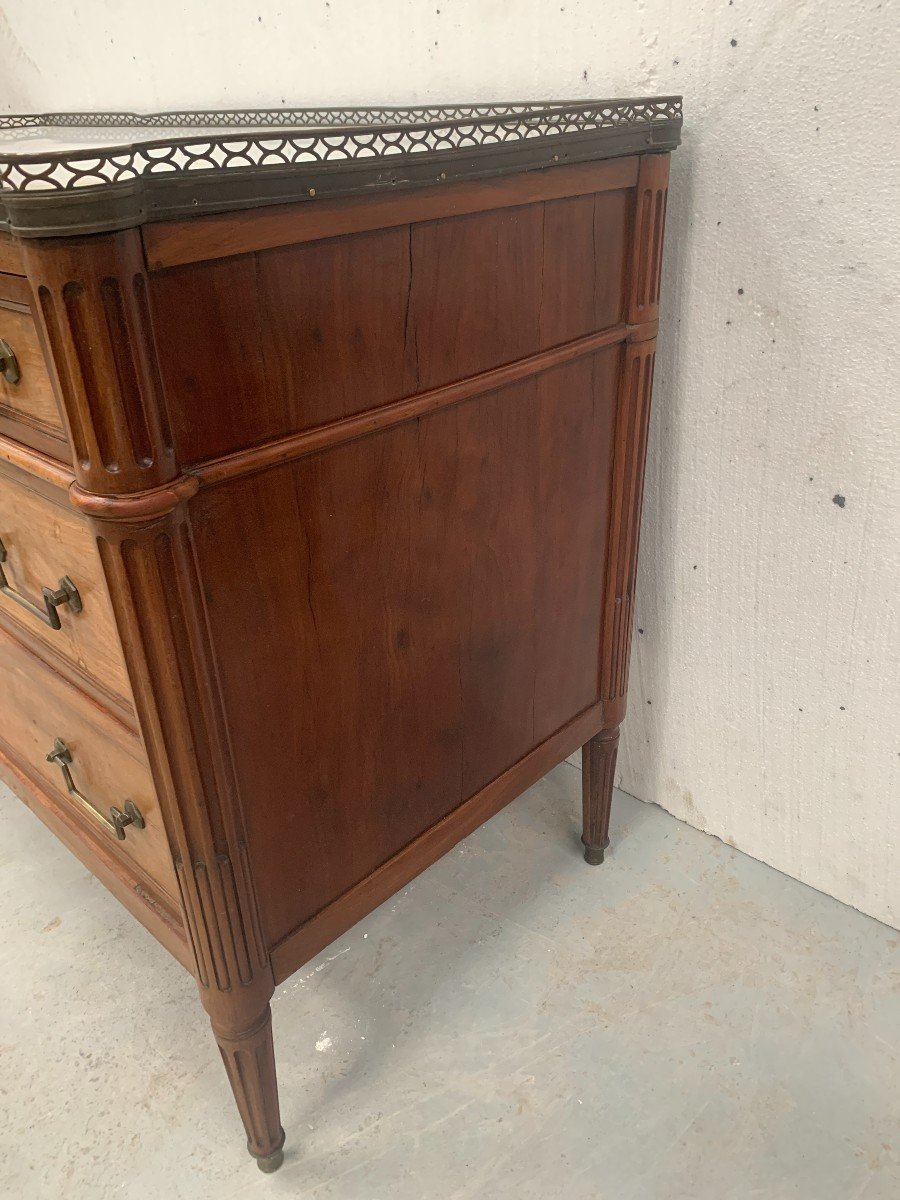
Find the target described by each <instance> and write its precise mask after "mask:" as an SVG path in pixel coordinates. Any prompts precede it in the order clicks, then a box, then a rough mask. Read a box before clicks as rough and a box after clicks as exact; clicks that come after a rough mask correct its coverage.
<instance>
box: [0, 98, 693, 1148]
mask: <svg viewBox="0 0 900 1200" xmlns="http://www.w3.org/2000/svg"><path fill="white" fill-rule="evenodd" d="M0 126H3V129H2V130H0V134H2V138H0V218H2V221H3V225H4V227H5V232H2V233H0V775H2V777H3V779H4V780H5V781H6V782H7V783H8V784H9V785H10V786H11V787H12V788H13V790H14V791H16V792H17V793H18V794H19V795H20V796H21V797H22V799H23V800H24V801H25V802H26V803H27V804H28V805H29V806H30V807H31V808H32V809H33V811H34V812H35V813H36V814H37V815H38V816H39V817H40V818H41V819H42V820H43V821H45V822H46V823H47V824H48V825H49V826H50V828H51V829H52V830H54V832H55V833H56V834H57V835H58V836H59V837H60V839H61V840H62V841H64V842H65V843H66V845H68V846H69V847H70V848H71V849H72V850H73V851H74V853H76V854H77V855H78V856H79V857H80V858H81V859H82V861H83V862H85V863H86V864H87V865H88V866H89V867H90V869H91V870H92V871H94V872H95V873H96V874H97V876H98V877H99V878H100V879H101V880H102V881H103V882H104V883H105V884H106V885H107V886H108V887H109V888H110V889H111V890H112V892H113V893H114V894H115V895H116V896H117V897H118V898H119V899H120V900H121V901H122V903H123V904H125V905H126V906H127V907H128V908H129V910H130V911H131V912H132V913H133V914H134V915H135V917H137V919H138V920H139V921H141V922H142V923H143V924H144V925H145V926H146V927H147V928H148V929H149V930H150V931H151V932H152V933H153V934H155V935H156V937H157V938H158V939H159V940H160V941H161V942H162V943H163V945H164V946H165V947H166V948H167V949H168V950H169V951H170V952H171V953H172V954H173V955H174V956H175V957H176V958H177V959H178V960H179V961H180V962H181V963H183V964H184V966H185V967H186V968H187V969H188V970H189V971H190V972H191V973H192V974H193V975H194V977H195V979H196V981H197V985H198V987H199V991H200V998H201V1000H202V1002H203V1004H204V1006H205V1008H206V1009H207V1012H208V1013H209V1016H210V1018H211V1022H212V1027H213V1032H214V1034H215V1037H216V1040H217V1042H218V1045H219V1048H220V1050H221V1053H222V1058H223V1060H224V1063H225V1067H226V1070H227V1073H228V1077H229V1080H230V1082H231V1085H232V1088H233V1091H234V1095H235V1099H236V1101H237V1106H238V1109H239V1111H240V1115H241V1117H242V1119H243V1122H244V1126H245V1128H246V1132H247V1137H248V1145H249V1149H250V1151H251V1153H252V1154H253V1155H254V1156H255V1157H256V1158H257V1160H258V1162H259V1165H260V1166H261V1167H262V1168H263V1169H264V1170H274V1169H275V1168H276V1167H277V1166H278V1165H279V1163H280V1161H281V1156H282V1150H281V1147H282V1144H283V1141H284V1133H283V1131H282V1128H281V1123H280V1120H279V1111H278V1097H277V1091H276V1083H275V1057H274V1051H273V1044H272V1033H271V1016H270V1010H269V1000H270V998H271V995H272V992H273V989H274V987H275V985H276V984H277V983H279V982H280V981H282V980H284V979H286V978H287V977H288V976H289V975H290V974H291V973H292V972H294V971H295V970H296V969H297V968H298V967H300V966H301V965H302V964H303V963H304V962H306V961H307V960H308V959H310V958H311V957H312V956H313V955H315V954H316V953H317V952H318V951H319V950H321V949H322V948H323V947H324V946H326V945H327V944H328V943H329V942H330V941H331V940H332V939H334V938H335V937H337V936H338V935H340V934H341V933H343V932H344V931H345V930H347V929H348V928H349V927H350V926H351V925H352V924H353V923H354V922H355V921H357V920H358V919H359V918H360V917H361V916H362V915H364V914H365V913H367V912H369V911H370V910H371V909H373V908H374V907H375V906H376V905H378V904H379V903H381V902H382V901H383V900H385V899H386V898H387V897H388V896H390V895H391V894H392V893H393V892H394V891H396V890H397V889H398V888H400V887H402V886H403V885H404V884H405V883H406V882H407V881H408V880H409V879H411V878H412V877H413V876H414V875H416V874H417V873H418V872H420V871H421V870H423V869H424V868H425V867H426V866H427V865H428V864H429V863H431V862H433V861H435V859H437V858H438V857H440V856H441V855H442V854H444V853H445V852H446V851H447V850H448V849H449V848H450V847H451V846H453V845H454V844H455V843H456V842H457V841H459V840H460V839H461V838H463V837H464V836H465V835H466V834H468V833H469V832H471V831H472V830H473V829H475V828H476V827H477V826H478V825H480V824H481V823H482V822H484V821H485V820H486V819H488V818H489V817H490V816H491V815H492V814H493V813H495V812H496V811H497V810H498V809H499V808H500V807H502V806H503V805H504V804H506V803H507V802H509V801H510V800H512V799H513V798H514V797H515V796H516V795H517V794H518V793H520V792H521V791H523V790H524V789H525V788H527V787H529V786H530V785H531V784H532V783H534V782H536V781H537V780H538V779H539V778H540V777H541V776H542V775H543V774H544V773H545V772H546V771H547V770H549V769H550V768H551V767H552V766H554V765H555V764H556V763H558V762H559V761H561V760H562V759H564V758H565V757H566V756H567V755H569V754H571V753H572V752H573V751H575V750H576V749H577V748H578V747H583V766H584V785H583V787H584V831H583V841H584V845H585V857H586V858H587V860H588V862H591V863H599V862H602V859H603V851H604V848H605V846H606V845H607V842H608V835H607V830H608V823H609V804H610V796H611V791H612V783H613V771H614V763H615V753H616V744H617V740H618V730H619V725H620V723H621V721H622V718H623V715H624V712H625V693H626V684H627V677H628V655H629V641H630V632H631V614H632V603H633V597H634V581H635V568H636V561H637V548H638V530H639V524H640V510H641V491H642V482H643V467H644V456H645V450H646V440H647V427H648V417H649V403H650V391H651V383H652V377H653V360H654V348H655V344H656V342H655V339H656V332H657V324H658V317H659V280H660V269H661V252H662V239H663V224H664V217H665V201H666V189H667V179H668V152H669V151H670V150H671V149H673V148H674V146H676V145H677V143H678V137H679V131H680V127H681V106H680V101H679V99H678V98H677V97H664V98H657V99H652V100H628V101H592V102H578V103H572V104H564V103H558V104H546V105H505V106H504V105H499V106H485V107H483V108H468V109H429V110H424V109H420V110H415V109H412V110H399V111H387V110H360V111H357V112H347V113H343V112H341V113H339V112H334V111H327V110H326V111H322V112H318V113H314V112H309V111H302V112H297V111H293V112H288V111H284V112H254V113H221V114H217V113H203V114H183V113H168V114H156V115H155V116H149V117H148V116H143V117H139V116H135V115H132V114H113V115H110V116H108V117H106V118H102V119H100V118H97V117H90V116H89V115H86V114H54V115H51V116H43V117H6V118H2V119H0ZM98 126H99V127H100V128H99V129H98ZM104 126H105V127H104ZM50 138H53V139H55V143H51V144H50V145H49V148H48V139H50Z"/></svg>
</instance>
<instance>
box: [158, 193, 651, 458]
mask: <svg viewBox="0 0 900 1200" xmlns="http://www.w3.org/2000/svg"><path fill="white" fill-rule="evenodd" d="M632 197H633V193H632V192H630V191H626V190H623V189H619V190H615V191H609V192H602V193H599V194H597V195H584V196H576V197H568V198H565V199H558V200H551V201H546V202H541V203H535V204H528V205H520V206H518V207H512V208H504V209H498V210H495V211H491V212H479V213H473V214H469V215H466V216H460V217H455V218H451V219H447V220H443V221H426V222H419V223H414V224H408V225H402V226H396V227H392V228H389V229H383V230H377V231H374V232H363V233H358V234H352V235H345V236H342V237H336V238H330V239H326V240H323V241H318V242H305V243H302V244H299V245H297V246H293V247H285V248H279V249H273V250H268V251H263V252H260V253H257V254H250V255H244V256H240V257H235V258H230V259H226V260H222V261H219V262H211V263H205V264H200V265H193V266H188V267H180V268H176V269H173V270H170V271H164V272H160V273H158V274H155V275H153V276H151V277H150V286H151V289H152V297H153V304H154V320H155V325H156V328H157V336H158V340H159V344H160V347H161V359H162V368H163V376H164V380H165V385H166V392H167V398H168V402H169V407H170V411H171V420H172V431H173V438H174V442H175V448H176V452H177V454H178V456H179V458H180V459H181V461H183V462H184V463H198V462H202V461H204V460H207V459H210V458H213V457H218V456H220V455H223V454H226V453H229V452H231V451H234V450H236V449H240V448H244V447H247V446H251V445H257V444H260V443H262V442H265V441H268V440H270V439H272V438H277V437H284V436H287V435H289V434H291V433H294V432H297V431H298V430H302V429H307V428H310V427H313V426H316V425H320V424H323V423H325V422H329V421H334V420H338V419H340V418H342V417H345V416H348V415H350V414H352V413H356V412H361V411H365V410H367V409H371V408H375V407H377V406H379V405H382V404H386V403H390V402H391V401H395V400H399V399H402V398H403V397H405V396H410V395H414V394H416V393H417V392H419V391H421V390H423V389H426V388H430V387H436V386H440V385H442V384H446V383H450V382H453V381H455V380H458V379H461V378H465V377H467V376H470V375H473V374H476V373H478V372H481V371H484V370H487V369H490V368H493V367H497V366H500V365H502V364H504V363H507V362H511V361H514V360H516V359H519V358H522V357H524V356H526V355H529V354H534V353H537V352H538V351H540V350H543V349H547V348H549V347H551V346H554V345H558V344H561V343H563V342H567V341H570V340H572V339H574V338H577V337H581V336H583V335H585V334H586V333H589V332H592V331H594V330H598V329H603V328H606V327H608V326H611V325H614V324H616V323H617V322H618V321H620V320H621V319H622V317H623V290H624V279H625V273H626V271H625V261H624V247H625V246H626V244H627V242H628V230H629V224H630V211H631V200H632Z"/></svg>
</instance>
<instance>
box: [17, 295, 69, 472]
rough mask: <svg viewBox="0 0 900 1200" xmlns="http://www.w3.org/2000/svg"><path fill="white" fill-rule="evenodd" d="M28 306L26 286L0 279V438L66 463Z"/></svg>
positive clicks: (63, 434) (60, 427) (64, 441)
mask: <svg viewBox="0 0 900 1200" xmlns="http://www.w3.org/2000/svg"><path fill="white" fill-rule="evenodd" d="M30 301H31V291H30V289H29V287H28V284H27V281H26V280H24V279H21V278H19V277H18V276H16V275H0V432H3V433H5V434H6V435H7V436H8V437H13V438H15V439H16V440H17V441H20V442H24V443H25V445H28V446H31V447H32V448H33V449H35V450H40V451H42V452H43V453H44V454H50V455H52V457H54V458H56V459H59V460H60V461H61V462H71V459H72V456H71V453H70V451H69V443H68V437H67V434H66V428H65V424H64V423H63V419H62V415H61V413H60V410H59V405H58V404H57V402H56V395H55V393H54V391H53V385H52V383H51V382H50V374H49V371H48V370H47V365H46V362H45V360H44V353H43V349H42V347H41V342H40V339H39V337H38V331H37V326H36V325H35V323H34V318H33V317H32V315H31V308H30Z"/></svg>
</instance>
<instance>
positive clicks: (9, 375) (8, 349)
mask: <svg viewBox="0 0 900 1200" xmlns="http://www.w3.org/2000/svg"><path fill="white" fill-rule="evenodd" d="M0 375H2V376H3V378H4V379H5V380H6V382H7V383H18V382H19V380H20V379H21V378H22V372H21V371H20V370H19V360H18V359H17V358H16V355H15V351H14V350H13V348H12V346H11V345H10V344H9V342H6V341H4V340H3V338H0Z"/></svg>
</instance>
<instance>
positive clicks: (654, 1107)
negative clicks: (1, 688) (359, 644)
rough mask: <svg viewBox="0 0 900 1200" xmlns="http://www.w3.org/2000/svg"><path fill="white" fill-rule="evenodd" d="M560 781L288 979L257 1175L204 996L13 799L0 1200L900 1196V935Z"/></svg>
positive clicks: (3, 797) (620, 800) (664, 818)
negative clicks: (274, 1166) (270, 1158)
mask: <svg viewBox="0 0 900 1200" xmlns="http://www.w3.org/2000/svg"><path fill="white" fill-rule="evenodd" d="M579 788H580V775H579V773H578V771H577V770H576V769H575V768H574V767H572V766H571V765H569V764H563V765H562V766H560V767H558V768H557V769H556V770H555V771H553V772H551V774H550V775H548V776H547V778H546V779H545V780H543V781H542V782H541V783H540V784H538V785H537V786H536V787H534V788H532V789H531V791H530V792H528V793H527V794H526V795H525V796H523V797H521V798H520V799H519V800H518V801H516V802H515V803H514V804H513V805H512V806H511V807H509V808H508V809H507V810H506V811H505V812H503V813H502V814H501V815H500V816H498V817H496V818H495V819H494V820H493V821H491V822H489V824H487V825H486V826H485V827H484V828H482V829H481V830H479V831H478V832H477V833H476V834H474V835H473V836H472V837H470V838H469V839H468V840H467V841H466V842H464V843H463V844H462V845H461V846H460V847H459V848H457V849H456V850H455V851H453V852H452V853H451V854H449V855H448V856H447V857H446V858H444V859H443V860H442V861H441V862H440V863H438V864H437V865H436V866H434V867H432V868H431V870H429V871H428V872H426V874H425V875H423V876H421V877H420V878H419V879H418V880H416V881H415V882H414V883H413V884H412V885H411V886H410V887H408V888H406V889H405V890H404V891H403V892H402V893H401V894H399V895H398V896H396V897H395V898H394V899H393V900H391V901H390V902H388V903H387V904H385V905H383V906H382V907H381V908H380V909H379V910H378V911H377V912H375V913H373V914H372V915H371V916H370V917H369V918H368V919H366V920H365V921H363V922H362V923H361V924H360V925H358V926H356V927H355V928H354V929H353V930H351V932H350V933H348V934H347V935H346V936H345V937H343V938H341V939H340V940H339V941H337V942H336V943H335V944H334V945H333V946H331V947H330V948H329V949H328V950H326V951H325V952H324V953H323V954H322V955H320V956H319V958H317V959H316V960H314V961H313V962H312V963H310V964H309V965H308V966H307V967H305V968H304V969H303V970H301V971H300V972H299V973H298V974H297V975H295V976H294V977H293V979H291V980H289V981H288V982H287V983H286V984H284V985H283V986H282V987H281V988H280V989H279V990H278V993H277V995H276V997H275V1001H274V1005H273V1008H274V1013H275V1038H276V1047H277V1053H278V1069H279V1075H280V1081H281V1096H282V1112H283V1120H284V1125H285V1128H286V1129H287V1131H288V1143H287V1157H286V1159H285V1165H284V1167H283V1168H282V1170H281V1171H280V1172H279V1173H278V1174H277V1175H275V1176H268V1177H267V1176H263V1175H261V1174H260V1173H259V1172H258V1171H257V1170H256V1168H255V1166H254V1165H253V1164H252V1162H251V1161H250V1160H249V1159H248V1158H247V1157H246V1152H245V1149H244V1146H243V1138H242V1136H241V1131H240V1129H239V1126H238V1122H237V1118H236V1115H235V1112H234V1110H233V1108H232V1104H231V1099H230V1095H229V1092H228V1088H227V1085H226V1082H225V1076H224V1073H223V1071H222V1067H221V1064H220V1062H219V1060H218V1055H217V1053H216V1050H215V1046H214V1044H213V1042H212V1039H211V1036H210V1035H209V1033H208V1030H207V1027H206V1023H205V1017H204V1016H203V1014H202V1011H201V1009H200V1007H199V1004H198V1002H197V999H196V995H195V992H194V988H193V984H192V982H191V980H190V979H189V978H188V977H187V976H186V975H185V974H184V972H183V971H182V969H181V968H180V967H178V966H177V965H176V964H175V963H174V962H173V961H171V960H170V959H169V958H168V957H167V955H166V954H165V952H164V951H163V950H162V949H160V948H159V947H158V946H157V945H156V943H155V942H154V941H153V939H152V938H151V937H150V936H149V935H148V934H146V933H145V932H144V931H143V930H142V929H141V928H140V927H139V926H138V925H137V924H136V923H135V922H134V921H133V920H132V918H131V917H130V916H129V915H128V914H127V913H126V912H125V911H124V910H122V909H120V908H119V906H118V905H117V903H116V902H115V901H114V900H113V899H112V898H111V897H110V896H109V895H108V894H107V893H106V892H105V891H104V889H103V888H102V887H101V886H100V885H99V884H97V883H95V882H94V881H93V880H92V878H91V877H90V876H89V875H88V874H87V872H86V871H85V870H84V869H83V868H82V867H81V866H80V864H78V863H77V862H76V861H75V860H74V859H73V858H71V857H70V856H69V855H68V853H67V852H66V851H65V850H64V849H63V848H62V847H61V846H59V845H58V844H57V843H56V842H55V841H54V839H53V838H52V837H51V835H50V834H49V833H47V832H46V831H45V830H44V829H43V827H42V826H41V825H40V824H39V823H38V822H37V820H36V819H35V818H34V817H32V816H31V814H30V813H28V812H27V811H26V810H25V809H24V807H22V806H21V805H20V804H19V802H18V801H15V800H14V799H13V798H12V797H11V796H10V795H9V794H8V793H7V792H5V791H3V790H2V789H0V929H2V943H0V947H2V948H0V955H2V962H0V998H2V1005H3V1008H2V1011H3V1028H2V1031H0V1195H2V1196H3V1197H4V1198H5V1197H11V1198H12V1197H15V1198H16V1200H31V1198H40V1200H56V1198H57V1197H60V1198H61V1197H65V1198H66V1200H81V1198H87V1197H90V1198H94V1197H125V1198H127V1200H195V1198H196V1200H199V1198H202V1200H212V1198H216V1200H230V1198H233V1197H247V1198H248V1200H250V1198H252V1200H263V1198H266V1197H274V1198H277V1197H286V1196H291V1197H316V1198H317V1200H324V1198H326V1197H328V1198H330V1200H388V1198H390V1200H503V1198H505V1197H510V1198H512V1197H515V1198H516V1200H532V1198H534V1200H538V1198H540V1200H553V1198H556V1197H564V1198H566V1200H582V1198H591V1200H751V1198H752V1197H764V1198H765V1200H795V1198H796V1200H897V1198H898V1197H900V1128H898V1116H900V1048H898V1039H900V974H898V966H900V935H898V934H897V932H895V931H893V930H891V929H888V928H886V927H885V926H883V925H879V924H878V923H877V922H876V921H873V920H871V919H869V918H867V917H864V916H862V915H861V914H860V913H858V912H855V911H853V910H852V909H849V908H845V907H844V906H843V905H841V904H839V903H838V902H836V901H834V900H831V899H829V898H828V897H827V896H823V895H821V894H819V893H817V892H814V891H812V890H811V889H809V888H807V887H804V886H803V885H801V884H799V883H796V882H795V881H793V880H790V879H787V878H786V877H785V876H783V875H780V874H778V873H777V872H776V871H773V870H771V869H770V868H768V867H765V866H763V865H762V864H760V863H758V862H755V861H754V860H752V859H750V858H747V857H745V856H744V855H742V854H740V853H738V852H737V851H735V850H732V849H730V848H729V847H728V846H725V845H723V844H722V843H721V842H719V841H717V840H716V839H714V838H711V837H708V836H706V835H704V834H701V833H698V832H697V831H696V830H693V829H690V828H689V827H687V826H685V825H682V824H680V823H679V822H678V821H675V820H674V819H673V818H672V817H669V816H668V815H666V814H665V813H663V812H662V811H661V810H659V809H657V808H654V807H652V806H648V805H644V804H641V803H639V802H638V801H636V800H633V799H631V798H630V797H628V796H624V795H621V794H619V795H617V796H616V804H615V810H614V818H613V826H614V828H613V838H614V841H613V848H612V851H611V853H610V855H609V857H608V860H607V863H606V864H605V865H604V866H602V867H596V868H592V867H588V866H586V865H585V864H584V862H583V861H582V860H581V858H580V857H579V854H578V851H577V836H578V808H579Z"/></svg>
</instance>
